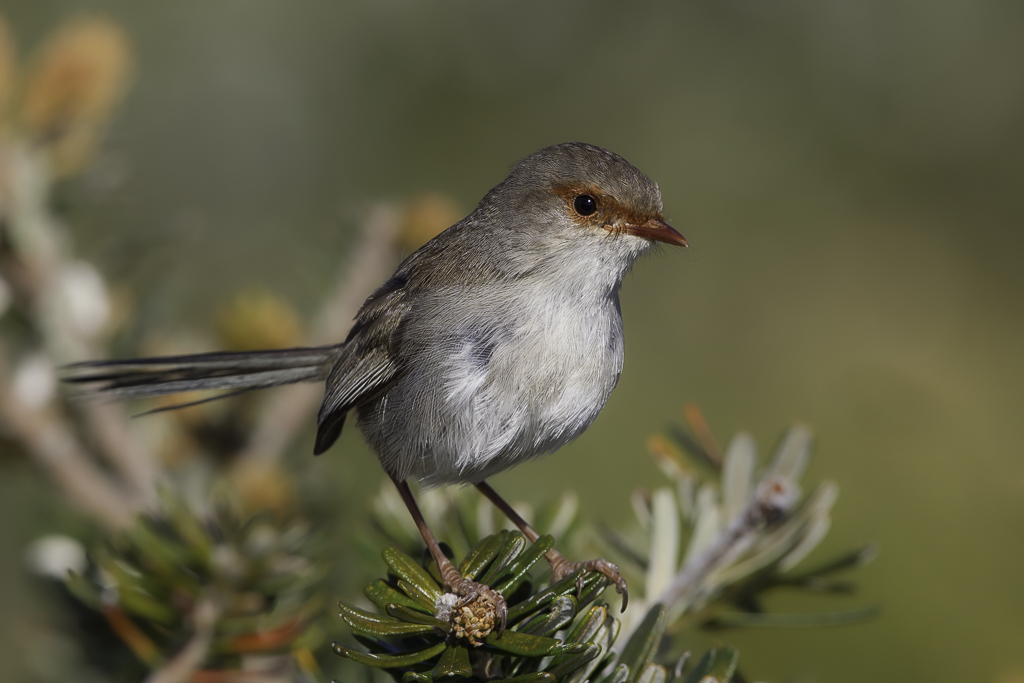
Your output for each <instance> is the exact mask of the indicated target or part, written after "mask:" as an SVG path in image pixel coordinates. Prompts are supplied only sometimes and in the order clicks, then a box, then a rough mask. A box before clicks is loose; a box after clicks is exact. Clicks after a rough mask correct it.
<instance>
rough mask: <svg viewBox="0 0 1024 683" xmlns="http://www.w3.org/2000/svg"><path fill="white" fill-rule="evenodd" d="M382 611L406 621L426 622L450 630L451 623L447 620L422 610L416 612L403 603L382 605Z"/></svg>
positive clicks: (414, 622)
mask: <svg viewBox="0 0 1024 683" xmlns="http://www.w3.org/2000/svg"><path fill="white" fill-rule="evenodd" d="M384 611H385V612H387V613H388V614H389V615H390V616H392V617H394V618H396V619H398V620H400V621H404V622H406V623H412V624H426V625H428V626H433V627H434V628H440V629H444V630H446V631H447V630H450V629H451V627H452V625H451V624H449V623H448V622H447V621H442V620H440V619H438V618H437V617H435V616H433V615H430V614H423V613H422V612H418V611H416V610H414V609H409V608H408V607H406V606H405V605H394V604H392V605H387V606H385V607H384Z"/></svg>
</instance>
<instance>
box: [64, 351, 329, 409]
mask: <svg viewBox="0 0 1024 683" xmlns="http://www.w3.org/2000/svg"><path fill="white" fill-rule="evenodd" d="M340 350H341V347H340V346H318V347H309V348H296V349H281V350H274V351H242V352H231V353H200V354H196V355H191V356H165V357H162V358H136V359H131V360H107V361H88V362H85V363H76V364H74V365H69V366H67V367H66V368H64V373H63V377H62V379H63V381H65V382H68V383H70V384H73V385H77V386H78V387H79V388H80V389H81V391H80V392H78V394H77V395H78V396H80V397H83V398H91V399H101V400H102V399H108V400H126V399H134V398H148V397H152V396H163V395H166V394H178V393H182V392H190V391H208V390H213V391H216V390H221V391H223V392H224V393H223V394H222V395H220V396H215V397H214V398H221V397H223V396H229V395H233V394H237V393H242V392H245V391H249V390H252V389H262V388H265V387H273V386H277V385H280V384H294V383H296V382H315V381H318V380H323V379H326V378H327V375H328V374H329V373H330V371H331V366H332V365H333V364H334V360H335V359H336V358H337V355H338V353H339V352H340ZM206 400H210V399H206ZM184 405H191V404H184ZM184 405H182V406H172V407H184Z"/></svg>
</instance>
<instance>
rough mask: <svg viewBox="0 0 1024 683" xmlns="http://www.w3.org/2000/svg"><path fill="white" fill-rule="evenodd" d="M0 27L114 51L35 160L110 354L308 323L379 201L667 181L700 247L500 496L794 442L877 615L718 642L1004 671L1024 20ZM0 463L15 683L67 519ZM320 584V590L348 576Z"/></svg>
mask: <svg viewBox="0 0 1024 683" xmlns="http://www.w3.org/2000/svg"><path fill="white" fill-rule="evenodd" d="M0 11H2V14H3V19H4V20H6V23H7V33H8V36H7V39H6V43H7V44H9V45H13V46H14V47H13V52H12V54H15V55H16V56H17V57H16V59H17V60H18V62H20V63H21V64H23V65H27V66H26V68H28V67H31V65H32V64H38V60H39V59H40V57H39V56H38V55H39V50H40V49H41V46H43V45H45V41H46V40H47V38H48V37H50V36H52V35H53V34H54V31H55V30H58V28H59V27H60V26H61V25H62V24H64V22H66V21H68V20H71V19H74V18H75V17H80V16H83V14H84V15H85V16H101V17H104V18H105V19H107V20H110V21H111V22H113V23H114V24H115V25H116V26H118V27H120V30H121V31H123V33H124V35H125V36H126V40H127V44H128V47H127V48H125V55H126V56H125V57H124V61H125V64H126V66H125V69H124V71H125V83H126V85H125V88H124V89H123V98H121V99H118V98H114V97H113V96H112V101H113V100H117V101H116V103H114V104H111V106H110V113H109V114H104V117H105V118H104V123H103V125H102V128H103V130H102V135H100V134H97V136H96V141H95V144H94V146H93V147H91V148H90V150H89V152H88V154H85V153H84V152H83V153H82V154H81V155H80V156H81V157H82V160H81V161H80V162H79V161H76V158H74V155H73V154H72V156H71V157H61V158H56V160H55V161H54V162H53V163H54V164H56V165H57V166H59V164H60V163H67V164H70V165H72V166H73V165H75V164H76V163H77V164H78V168H76V169H75V171H74V173H69V174H67V175H66V176H65V177H60V176H59V174H58V176H57V178H56V180H55V183H54V185H53V188H52V196H51V203H52V210H53V211H54V213H55V214H56V215H57V216H59V218H60V220H61V221H62V222H63V223H64V224H66V225H67V226H68V227H67V233H68V235H69V237H70V240H71V242H72V243H73V249H74V251H75V253H76V254H77V255H78V256H79V257H81V258H83V259H86V260H87V261H90V262H91V263H93V264H94V265H95V266H96V267H97V268H98V270H99V271H100V272H101V273H102V274H103V276H104V277H105V278H106V280H107V281H108V283H109V286H110V289H111V293H112V294H111V300H112V301H113V302H114V304H115V305H114V310H115V313H116V311H117V310H121V309H119V308H118V306H121V308H123V309H124V310H126V311H130V313H128V314H126V317H128V318H129V320H128V321H127V322H122V323H120V328H119V329H118V331H117V333H116V334H114V336H113V342H112V347H111V348H112V349H113V350H112V351H111V353H114V354H117V355H130V354H135V353H141V352H152V351H154V350H160V349H170V350H187V351H198V350H212V349H214V348H221V347H224V346H232V345H233V346H239V345H240V344H241V345H244V342H239V343H238V344H232V343H231V340H232V337H231V334H232V332H231V329H230V319H231V313H230V312H231V311H232V310H237V308H238V307H239V306H242V307H243V308H244V306H245V305H246V304H245V301H247V299H246V298H245V297H246V296H249V297H250V298H252V297H255V298H256V299H259V297H261V296H263V297H264V298H266V297H270V298H272V299H273V301H274V302H276V304H275V305H278V304H279V305H280V306H282V307H284V308H285V309H287V310H286V311H285V312H284V313H281V314H280V315H279V316H278V317H276V318H274V320H276V321H277V322H275V323H274V324H273V325H271V327H272V328H274V329H279V328H282V327H284V328H287V324H284V323H281V322H280V321H281V320H283V319H284V318H287V319H288V320H293V319H294V322H293V323H288V324H294V325H295V326H296V328H297V329H299V330H301V328H302V327H303V325H304V323H302V322H300V321H303V320H311V319H314V318H315V316H316V314H317V312H318V311H319V310H321V306H322V305H323V304H324V301H325V299H326V298H327V296H328V293H329V291H331V288H332V287H333V286H334V283H335V281H336V280H337V278H338V277H339V273H342V274H343V271H344V269H345V268H346V267H348V266H347V264H348V265H351V264H350V263H349V260H348V259H349V258H350V255H351V253H352V250H353V248H354V246H355V245H357V243H358V241H359V239H360V229H361V228H360V226H361V225H363V224H364V223H365V221H366V217H367V216H368V215H370V214H372V212H373V211H374V207H375V206H377V205H378V204H379V203H380V202H390V203H392V204H393V205H394V206H399V207H405V208H406V210H407V211H408V210H411V209H409V207H410V206H411V207H414V208H416V207H419V208H420V209H422V211H424V212H426V214H427V216H428V219H427V222H428V223H430V221H433V222H434V223H436V222H437V221H442V222H446V221H447V220H448V218H449V217H451V220H455V219H457V218H458V217H461V216H462V215H464V214H465V213H468V212H469V211H470V210H472V208H473V207H474V205H475V203H476V202H477V201H478V200H479V199H480V198H481V197H482V196H483V194H484V193H485V192H486V191H487V190H488V189H490V188H491V187H492V186H493V185H494V184H496V183H497V182H498V181H500V180H501V179H502V178H503V177H504V175H505V174H506V172H507V170H508V168H509V166H510V165H511V164H513V163H514V162H515V161H516V160H517V159H519V158H521V157H523V156H525V155H526V154H528V153H530V152H532V151H534V150H536V149H539V148H540V147H543V146H546V145H549V144H553V143H557V142H563V141H570V140H580V141H586V142H591V143H594V144H597V145H600V146H603V147H607V148H609V149H611V150H614V151H615V152H617V153H619V154H621V155H623V156H624V157H625V158H627V159H628V160H629V161H631V162H632V163H633V164H635V165H637V166H638V167H639V168H640V169H642V170H643V171H644V172H645V173H647V174H648V175H650V176H651V177H652V178H654V179H655V180H656V181H657V182H658V183H659V185H660V187H661V189H662V192H663V195H664V200H665V207H666V213H667V217H668V220H669V222H670V223H672V224H673V225H674V226H675V227H676V228H678V229H679V230H680V232H682V233H683V234H684V235H685V236H686V238H687V239H688V240H689V242H690V245H691V247H690V249H689V250H688V251H687V252H686V253H680V252H677V251H669V250H663V251H662V252H661V253H659V254H657V255H655V256H653V257H651V258H648V259H646V260H645V261H643V262H641V263H639V264H637V267H636V269H635V271H634V273H633V274H632V275H631V276H630V277H629V278H628V280H627V282H626V284H625V285H624V288H623V292H622V309H623V314H624V318H625V325H626V331H627V346H626V367H625V372H624V374H623V376H622V380H621V381H620V383H619V387H618V389H617V390H616V392H615V393H614V394H613V395H612V398H611V400H610V401H609V403H608V405H607V407H606V408H605V410H604V412H603V413H602V415H601V417H600V418H599V419H598V421H597V422H596V423H595V424H594V426H593V427H592V428H591V429H590V430H589V431H588V432H587V433H586V434H585V435H584V436H582V437H581V438H580V439H579V440H578V441H577V442H575V443H574V444H572V445H570V446H568V447H566V448H565V449H563V450H562V451H560V452H559V453H558V454H557V456H555V457H550V458H547V459H544V460H541V461H539V462H536V463H534V464H530V465H527V466H524V467H520V468H518V469H516V470H514V471H511V472H508V473H505V474H503V475H501V476H499V477H496V478H495V479H494V480H492V484H494V486H495V487H496V488H497V489H498V490H499V491H502V492H503V493H505V494H507V495H508V496H510V497H511V498H513V499H517V500H523V501H527V502H532V503H534V504H539V503H540V502H542V501H543V500H545V499H549V498H551V497H553V496H557V495H558V494H559V493H560V492H561V491H562V490H563V489H564V488H565V487H566V482H567V481H570V480H571V481H573V482H574V484H573V487H574V488H576V490H577V491H578V493H579V494H580V499H581V507H582V511H583V515H584V516H585V517H590V518H593V519H595V520H599V521H603V522H606V523H608V524H609V525H615V524H617V523H619V522H620V520H624V519H626V518H627V517H628V516H629V515H630V498H629V494H630V492H631V491H632V490H633V489H634V488H637V487H650V486H655V485H657V484H658V483H659V481H660V474H659V473H658V471H657V468H656V467H655V466H654V465H653V464H652V463H651V462H650V459H649V458H648V457H647V455H646V453H645V450H644V442H645V439H646V438H647V437H648V435H650V434H652V433H654V432H657V431H660V430H663V429H665V428H666V426H667V425H670V424H672V423H674V422H679V421H680V419H681V408H682V406H683V405H684V403H696V404H697V405H699V406H700V407H701V409H702V410H703V413H704V415H705V417H706V418H707V420H708V422H709V423H710V425H711V428H712V430H713V431H714V432H715V433H716V435H718V437H719V438H720V439H721V440H723V441H724V440H726V439H727V437H728V436H729V435H731V434H733V433H734V432H736V431H738V430H748V431H750V432H751V433H752V434H753V435H754V436H755V438H756V439H757V441H758V442H759V443H760V444H761V446H762V451H767V450H768V449H769V448H770V446H771V445H772V444H773V443H774V441H775V440H776V439H777V438H778V436H779V435H780V434H781V433H782V431H783V430H784V429H785V428H786V427H787V426H788V425H789V424H791V423H792V422H794V421H800V422H803V423H806V424H808V425H810V426H811V427H812V428H813V429H814V430H815V433H816V435H817V454H816V458H815V461H814V465H813V468H812V470H811V472H810V475H809V478H810V480H811V481H812V482H813V481H818V480H821V479H824V478H826V477H827V478H830V479H834V480H835V481H837V482H838V483H839V485H840V488H841V491H842V493H841V496H840V498H839V501H838V504H837V505H836V508H835V510H834V512H833V526H832V531H831V533H830V535H829V537H828V539H826V541H825V543H824V544H823V546H822V548H821V549H820V551H821V552H822V553H829V552H835V551H838V550H841V549H843V548H846V547H849V546H851V545H853V544H856V543H858V542H861V541H863V540H865V539H873V540H876V541H878V543H879V544H880V546H881V550H882V552H881V555H880V557H879V558H878V560H877V561H876V562H875V563H874V564H872V565H871V566H869V567H867V568H865V569H864V570H863V571H861V572H860V573H859V575H858V577H857V578H858V580H859V582H860V584H861V586H862V590H861V593H860V595H858V596H857V598H856V601H857V602H858V603H868V604H877V605H879V606H880V608H881V612H880V616H879V617H878V618H876V619H874V620H872V621H869V622H867V623H862V624H858V625H852V626H843V627H836V628H819V629H813V630H794V629H778V630H767V629H761V630H738V631H728V632H724V633H720V634H716V635H715V636H714V638H715V639H721V640H727V641H728V642H732V643H734V644H736V645H737V646H738V647H739V648H740V650H741V653H742V660H741V661H742V668H743V670H744V672H745V673H746V675H747V676H748V677H751V676H752V677H754V678H755V679H764V680H773V681H787V680H801V681H803V680H808V681H810V680H821V681H825V680H828V681H851V682H852V681H863V680H876V681H898V680H915V681H923V680H928V681H956V680H966V679H971V680H985V681H996V682H998V683H1009V682H1010V681H1024V590H1022V589H1021V583H1020V577H1021V576H1024V543H1022V542H1024V535H1022V530H1024V458H1022V451H1024V436H1022V434H1024V432H1022V430H1021V428H1020V423H1018V422H1017V420H1019V419H1021V417H1022V412H1024V392H1022V389H1021V387H1022V386H1024V353H1022V349H1024V308H1022V301H1024V296H1022V295H1024V268H1021V266H1020V263H1019V261H1020V256H1019V255H1020V253H1021V250H1022V249H1024V230H1022V229H1021V228H1022V226H1024V191H1022V188H1024V5H1021V4H1019V3H1010V2H1003V1H1001V0H972V1H970V2H967V1H965V0H962V1H960V2H945V3H935V2H929V1H927V0H897V1H893V0H885V1H883V0H866V1H864V2H857V3H853V2H848V3H838V2H809V1H807V0H779V1H765V0H756V1H755V0H735V1H734V0H714V1H697V2H671V3H669V2H666V3H613V2H600V3H598V2H588V3H584V2H563V3H557V4H556V3H545V2H525V3H523V2H521V3H516V4H514V5H512V4H509V3H478V2H468V1H460V2H450V3H440V4H439V3H429V4H422V3H414V2H407V1H401V0H388V1H386V2H351V3H333V2H326V1H319V2H303V3H282V2H272V1H270V0H218V1H217V2H211V3H183V2H179V3H158V4H154V3H138V2H131V1H130V0H107V1H105V2H81V1H76V2H71V1H70V0H68V1H59V0H46V1H45V2H41V1H40V0H6V1H5V2H4V5H3V8H2V10H0ZM34 55H35V56H34ZM33 60H36V61H33ZM12 78H14V77H12ZM21 85H23V83H21ZM15 87H19V85H18V84H17V83H16V85H15ZM2 99H3V97H2V95H0V100H2ZM68 158H70V159H71V160H70V161H69V160H68ZM61 159H64V161H63V162H62V161H61ZM423 207H426V208H423ZM409 220H412V219H409ZM407 222H408V221H407ZM428 229H429V228H428ZM407 232H408V230H407ZM414 243H415V237H412V238H409V239H408V240H406V241H405V242H403V244H405V245H406V246H405V247H404V248H405V249H406V251H408V249H409V248H411V247H412V245H413V244H414ZM383 279H384V274H381V275H380V276H379V278H378V279H377V281H378V282H380V281H383ZM372 284H373V283H371V285H370V286H371V287H372ZM240 297H241V298H240ZM119 302H120V303H119ZM232 307H235V308H234V309H233V308H232ZM289 316H291V317H289ZM225 320H228V322H225ZM283 334H284V339H283V341H285V342H287V341H289V339H290V337H289V336H288V334H287V330H285V333H283ZM300 334H301V332H296V333H295V335H300ZM309 424H310V425H312V418H310V422H309ZM311 443H312V432H311V430H306V431H305V432H303V434H302V436H301V437H300V438H299V439H298V440H297V442H296V443H295V445H294V447H293V448H292V451H294V452H293V453H292V452H290V454H289V456H288V457H289V459H288V461H287V462H288V463H289V467H291V468H292V470H293V471H295V472H297V473H298V474H296V475H295V476H297V477H300V478H301V477H307V478H313V479H315V480H316V481H317V485H318V486H319V487H320V489H319V490H321V492H322V498H323V500H325V501H329V505H328V503H325V504H324V506H322V508H323V509H330V510H331V514H332V515H335V516H336V517H335V521H334V522H333V525H332V526H331V528H332V532H331V534H332V535H331V539H330V545H332V546H333V547H334V548H335V552H336V553H338V554H340V555H343V554H344V552H345V550H344V549H345V547H346V545H345V544H346V542H347V541H348V539H349V538H350V536H351V534H353V533H354V531H353V528H354V527H356V526H357V525H358V524H360V523H362V521H361V520H363V518H364V517H365V509H366V504H367V503H366V500H367V498H368V497H369V495H370V494H371V493H372V492H374V491H376V490H377V487H378V485H379V482H380V480H381V477H382V474H381V472H380V470H379V467H378V465H377V464H376V462H375V461H374V459H373V457H372V455H370V454H369V452H368V450H367V449H366V447H365V446H364V444H363V443H362V441H361V438H360V437H359V435H358V433H357V431H356V430H354V429H350V430H347V432H346V434H344V435H343V437H342V440H341V443H340V444H339V445H338V446H337V447H336V448H334V449H333V450H332V452H331V453H330V454H328V455H327V456H325V457H322V458H318V459H316V460H314V459H313V458H312V457H311V456H308V453H309V451H310V449H311ZM0 449H2V450H0V677H3V678H4V679H5V680H29V673H28V672H29V667H28V665H26V664H25V662H24V651H25V648H26V647H27V643H26V633H31V629H28V630H26V629H27V626H28V625H31V624H33V623H36V622H38V621H39V620H41V619H42V618H43V617H41V616H40V614H41V613H42V612H43V611H44V606H43V605H42V601H41V600H40V599H39V597H38V596H37V595H36V594H35V593H34V592H33V590H30V582H29V579H28V578H27V575H26V572H25V570H24V559H23V558H24V553H25V548H26V546H27V544H28V543H30V542H31V541H32V540H33V539H35V538H37V537H38V536H40V535H41V534H44V533H54V532H64V533H68V532H70V531H71V530H75V529H77V528H80V527H81V525H82V521H81V520H80V519H79V518H78V515H77V513H76V511H75V510H76V508H74V507H72V506H71V505H70V504H68V503H67V502H65V501H64V500H63V499H62V497H61V494H60V493H59V491H58V489H56V488H55V487H54V486H53V485H52V484H51V483H50V480H49V479H48V478H47V477H46V476H45V475H44V474H43V473H42V472H41V471H40V469H39V468H38V467H37V466H35V465H34V464H33V463H32V461H31V460H30V459H29V458H27V457H25V455H24V454H23V453H22V451H21V449H20V448H19V447H18V445H17V444H16V443H15V442H14V441H11V440H8V441H4V442H0ZM339 562H340V563H341V564H344V563H343V561H340V560H339ZM339 571H340V574H339V577H338V582H337V585H338V586H343V587H347V588H344V589H343V588H338V589H337V590H339V591H341V590H355V587H357V586H359V585H361V582H364V581H365V580H366V579H367V576H365V575H361V574H359V572H356V571H354V570H353V572H351V573H352V574H353V575H351V576H350V575H348V574H346V573H345V570H344V567H342V569H341V570H339ZM778 600H779V604H781V605H785V604H786V600H787V598H786V596H784V595H782V596H779V597H778ZM802 607H803V603H800V604H798V605H796V606H795V607H791V609H800V608H802ZM337 626H338V627H339V630H340V624H338V625H337ZM328 635H329V636H332V637H336V636H335V634H328ZM328 673H330V672H328Z"/></svg>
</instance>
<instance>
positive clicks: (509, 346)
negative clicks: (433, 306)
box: [360, 308, 622, 485]
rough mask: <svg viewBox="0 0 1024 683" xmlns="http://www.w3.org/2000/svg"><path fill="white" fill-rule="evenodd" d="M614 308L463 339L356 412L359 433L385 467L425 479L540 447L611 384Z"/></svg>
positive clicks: (507, 462)
mask: <svg viewBox="0 0 1024 683" xmlns="http://www.w3.org/2000/svg"><path fill="white" fill-rule="evenodd" d="M555 312H556V313H557V311H555ZM617 313H618V311H617V308H612V309H611V310H609V311H608V313H607V314H606V315H590V316H587V317H585V318H582V317H581V318H574V317H573V316H569V315H561V316H559V315H554V316H549V317H548V318H545V319H539V320H534V321H525V322H521V323H520V325H519V326H518V327H517V328H516V329H515V330H514V331H513V333H511V335H510V336H507V337H503V338H498V339H495V338H487V337H483V338H481V337H475V336H473V335H466V336H465V337H464V338H461V339H459V340H457V341H456V342H455V343H454V344H449V345H447V351H446V353H445V354H444V355H440V356H438V357H436V358H434V359H433V361H434V362H432V363H423V364H419V369H418V370H417V371H416V372H415V373H410V375H409V376H407V377H405V378H403V379H402V380H400V381H399V382H398V383H397V384H396V385H395V386H394V387H393V388H392V389H391V390H390V391H388V392H387V394H385V395H384V396H383V397H382V398H381V399H380V400H378V401H377V402H376V403H377V404H379V405H378V406H377V408H376V409H375V410H372V411H362V410H361V411H360V418H361V423H362V424H363V431H364V433H365V434H366V436H367V438H368V440H369V441H370V443H371V445H373V446H374V448H375V450H376V451H377V453H378V456H379V457H380V458H381V461H382V464H384V466H385V468H387V469H388V470H389V471H391V472H393V473H395V474H397V475H398V476H413V477H416V478H417V479H419V480H421V481H423V482H424V483H426V484H428V485H433V484H445V483H472V482H478V481H482V480H483V479H485V478H487V477H488V476H490V475H492V474H495V473H497V472H500V471H502V470H505V469H507V468H509V467H512V466H514V465H516V464H518V463H520V462H522V461H524V460H527V459H530V458H533V457H536V456H539V455H543V454H545V453H550V452H552V451H554V450H556V449H557V448H559V447H560V446H562V445H564V444H566V443H568V442H569V441H571V440H572V439H574V438H576V437H577V436H579V435H580V434H581V433H582V432H583V430H585V429H586V428H587V427H588V426H589V425H590V424H591V423H592V422H593V421H594V419H595V418H596V417H597V414H598V413H599V412H600V410H601V408H603V407H604V404H605V402H606V401H607V399H608V395H609V394H610V393H611V390H612V389H613V388H614V386H615V382H616V381H617V379H618V375H619V372H620V371H621V368H622V334H621V322H620V319H619V318H618V315H617ZM368 418H369V419H368Z"/></svg>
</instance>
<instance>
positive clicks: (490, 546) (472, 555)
mask: <svg viewBox="0 0 1024 683" xmlns="http://www.w3.org/2000/svg"><path fill="white" fill-rule="evenodd" d="M510 533H511V532H510V531H508V530H506V529H502V530H501V531H500V532H498V533H496V534H492V535H490V536H488V537H486V538H484V539H483V540H482V541H480V542H479V543H477V544H476V546H475V547H474V548H473V549H472V550H470V551H469V553H468V554H467V555H466V558H465V559H464V560H462V564H461V565H459V573H460V574H462V576H464V577H465V578H467V579H470V580H475V579H476V577H477V576H478V575H479V574H480V572H482V571H483V570H484V568H485V567H486V566H487V565H488V564H490V563H491V561H492V560H494V558H495V557H497V556H498V553H499V552H500V551H501V549H502V548H504V547H505V544H506V543H508V535H509V534H510Z"/></svg>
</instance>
